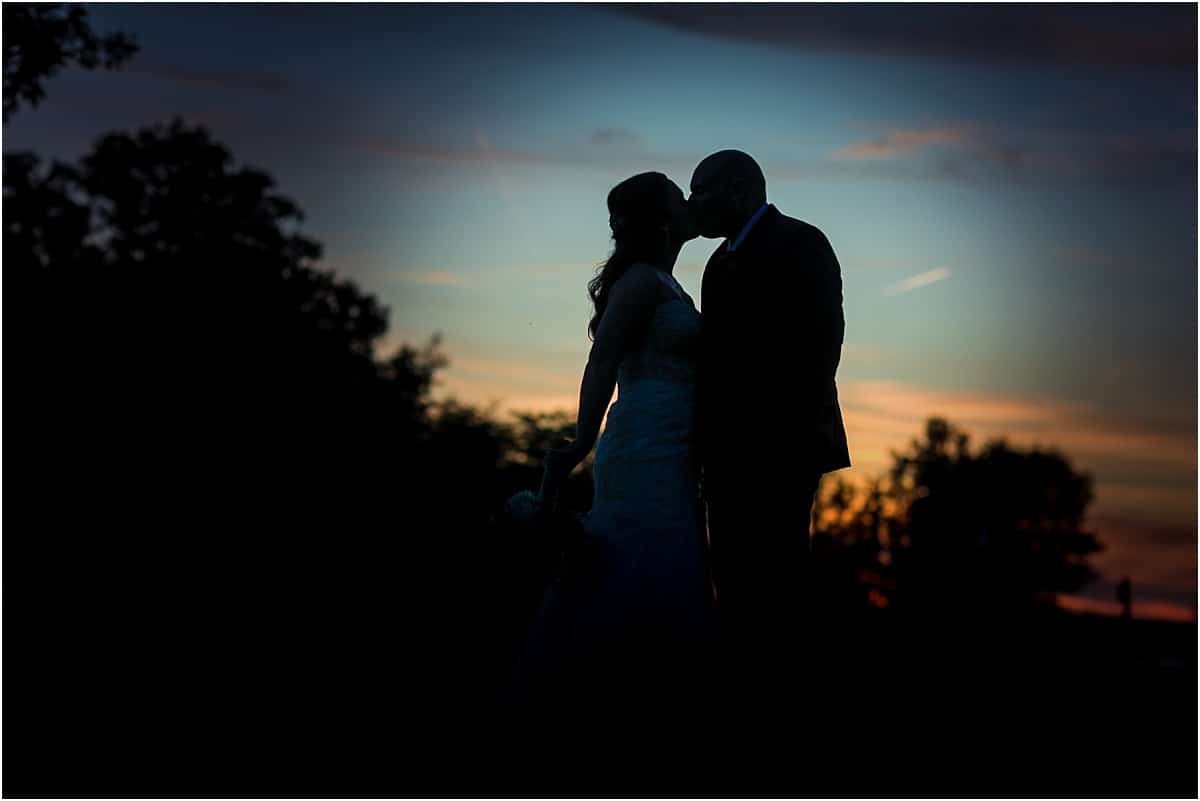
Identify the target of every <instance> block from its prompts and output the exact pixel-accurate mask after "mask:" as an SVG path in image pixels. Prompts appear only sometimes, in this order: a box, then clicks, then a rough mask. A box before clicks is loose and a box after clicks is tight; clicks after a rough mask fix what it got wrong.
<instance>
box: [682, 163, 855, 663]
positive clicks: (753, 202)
mask: <svg viewBox="0 0 1200 801" xmlns="http://www.w3.org/2000/svg"><path fill="white" fill-rule="evenodd" d="M691 191H692V194H691V197H690V198H689V199H688V204H689V206H690V209H691V211H692V214H693V216H694V217H695V220H696V222H697V224H698V226H699V230H700V233H701V235H703V236H706V237H709V238H718V237H723V238H724V241H723V242H721V244H720V245H719V246H718V247H717V249H716V251H714V252H713V254H712V257H711V258H710V259H709V260H708V265H707V266H706V267H705V270H704V277H703V279H702V283H701V295H700V298H701V316H702V327H703V348H702V355H701V367H700V370H701V372H700V406H699V409H700V411H699V415H700V418H699V421H698V432H699V436H700V439H701V447H702V453H703V476H704V495H705V500H706V503H707V507H708V530H709V539H710V545H711V550H712V563H713V578H714V583H715V586H716V590H717V600H718V604H719V605H720V607H721V609H722V618H723V624H724V626H725V630H726V632H727V633H728V635H729V637H730V644H731V646H732V647H733V648H734V649H735V651H736V653H737V654H738V657H737V658H738V659H739V660H743V661H744V662H745V663H746V664H752V665H755V666H756V667H757V666H761V665H763V664H767V663H769V664H771V665H776V666H781V665H782V664H783V663H786V662H787V660H786V659H780V658H779V657H786V656H789V655H794V654H795V650H794V649H795V646H796V645H798V644H800V642H802V641H799V640H798V635H799V636H804V634H806V633H808V632H809V631H811V626H809V625H807V624H809V623H816V622H819V621H817V620H815V619H814V617H813V615H812V604H811V601H812V598H811V597H810V595H809V590H810V588H811V586H812V572H811V571H812V559H811V550H810V541H809V521H810V517H811V513H812V504H813V499H814V496H815V494H816V491H817V486H818V484H819V482H820V479H821V476H822V475H823V474H825V473H828V472H831V471H834V470H839V469H841V468H844V467H849V466H850V455H849V450H848V448H847V444H846V433H845V429H844V428H843V425H842V415H841V410H840V408H839V406H838V398H837V388H836V386H835V382H834V377H835V374H836V372H837V367H838V362H839V361H840V358H841V348H842V337H843V333H844V330H845V321H844V317H843V314H842V279H841V271H840V268H839V266H838V261H837V257H836V256H835V255H834V253H833V249H832V248H831V247H830V245H829V241H828V240H827V239H826V238H825V235H824V234H822V233H821V231H819V230H818V229H817V228H815V227H813V226H811V225H809V224H807V223H804V222H801V221H799V220H795V219H792V218H791V217H787V216H785V215H783V214H781V213H780V212H779V210H778V209H776V208H775V206H774V205H771V204H769V203H767V197H766V180H765V179H764V177H763V173H762V170H761V169H760V168H759V166H758V164H757V163H755V161H754V159H752V158H751V157H750V156H748V155H746V154H745V153H742V152H740V151H736V150H723V151H721V152H719V153H714V154H713V155H711V156H709V157H708V158H706V159H704V161H702V162H700V164H699V166H697V167H696V170H695V172H694V173H693V175H692V184H691Z"/></svg>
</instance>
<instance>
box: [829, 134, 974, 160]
mask: <svg viewBox="0 0 1200 801" xmlns="http://www.w3.org/2000/svg"><path fill="white" fill-rule="evenodd" d="M968 142H969V132H968V130H967V128H965V127H956V128H927V129H924V130H915V131H914V130H895V131H889V132H888V133H886V134H884V135H883V136H881V137H879V138H877V139H872V140H870V141H867V142H860V143H859V144H855V145H850V146H849V147H845V148H843V149H841V150H839V151H838V152H837V153H835V154H834V158H835V159H839V160H848V161H869V160H874V159H891V158H897V157H899V156H911V155H914V154H916V153H918V152H919V151H922V150H925V149H926V148H930V147H954V148H961V147H965V146H966V145H967V144H968Z"/></svg>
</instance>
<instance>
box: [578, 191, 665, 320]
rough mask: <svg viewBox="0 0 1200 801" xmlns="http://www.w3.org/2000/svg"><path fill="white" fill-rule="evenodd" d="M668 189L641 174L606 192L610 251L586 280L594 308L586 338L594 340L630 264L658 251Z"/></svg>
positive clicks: (661, 238) (661, 237) (648, 257)
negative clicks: (601, 320) (612, 297)
mask: <svg viewBox="0 0 1200 801" xmlns="http://www.w3.org/2000/svg"><path fill="white" fill-rule="evenodd" d="M670 186H671V182H670V179H669V178H667V176H665V175H663V174H662V173H661V172H643V173H640V174H638V175H635V176H633V177H632V178H626V179H625V180H624V181H622V182H621V183H619V184H617V185H616V186H614V187H613V188H612V191H611V192H609V193H608V215H609V216H608V225H609V228H611V229H612V240H613V251H612V254H611V255H610V256H609V257H608V260H607V261H605V262H604V264H602V265H600V267H599V268H598V269H597V270H596V275H595V277H594V278H592V280H591V281H588V296H589V297H591V299H592V304H593V306H595V314H593V315H592V320H591V322H590V323H588V336H589V337H591V338H592V339H595V338H596V330H597V329H598V328H599V327H600V318H601V317H603V316H604V309H605V307H606V306H608V294H609V292H610V291H612V288H613V284H615V283H617V279H618V278H620V277H621V276H622V275H624V274H625V271H626V270H628V269H629V266H630V265H631V264H634V263H635V262H638V261H650V260H651V259H653V258H654V257H655V256H656V255H657V254H658V253H660V252H661V250H662V246H663V244H662V243H663V237H664V235H666V234H665V232H664V228H669V226H670V224H671V212H670V208H669V206H668V200H669V198H670V195H669V194H668V189H669V187H670Z"/></svg>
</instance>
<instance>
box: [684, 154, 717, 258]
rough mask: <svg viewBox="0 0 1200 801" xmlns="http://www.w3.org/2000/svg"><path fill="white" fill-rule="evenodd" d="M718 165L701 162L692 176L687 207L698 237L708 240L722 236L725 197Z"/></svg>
mask: <svg viewBox="0 0 1200 801" xmlns="http://www.w3.org/2000/svg"><path fill="white" fill-rule="evenodd" d="M718 166H719V165H717V164H714V163H712V162H711V161H702V162H701V163H700V166H698V167H697V168H696V171H695V172H694V173H693V174H692V185H691V190H692V194H691V197H689V198H688V206H689V207H690V208H691V210H692V217H693V218H694V219H695V220H696V227H697V229H699V231H700V235H701V236H704V237H708V238H710V239H712V238H715V237H719V236H722V235H723V233H722V230H721V229H722V226H721V218H722V217H723V216H724V215H723V214H722V208H721V207H722V205H723V204H722V200H723V196H724V195H725V192H724V189H725V187H724V185H723V184H724V182H723V181H721V175H720V170H719V169H716V168H717V167H718Z"/></svg>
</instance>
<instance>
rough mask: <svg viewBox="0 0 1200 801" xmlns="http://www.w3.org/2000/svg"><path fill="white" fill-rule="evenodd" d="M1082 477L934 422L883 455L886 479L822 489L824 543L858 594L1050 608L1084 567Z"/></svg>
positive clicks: (973, 608)
mask: <svg viewBox="0 0 1200 801" xmlns="http://www.w3.org/2000/svg"><path fill="white" fill-rule="evenodd" d="M1091 500H1092V490H1091V479H1090V477H1089V476H1087V475H1086V474H1082V473H1078V472H1076V471H1075V470H1074V469H1073V468H1072V467H1071V465H1070V463H1069V461H1068V460H1067V459H1066V458H1065V457H1064V456H1062V455H1061V454H1059V453H1056V452H1054V451H1045V450H1040V449H1036V448H1034V449H1030V450H1019V449H1015V448H1013V447H1011V446H1009V445H1008V444H1006V443H1005V442H1004V441H993V442H989V443H987V444H986V445H984V446H983V447H982V448H981V449H980V450H979V451H978V452H976V453H972V452H971V450H970V447H969V438H968V436H967V435H966V433H964V432H963V431H961V430H960V429H958V428H957V427H955V426H953V425H952V424H950V423H949V422H948V421H946V420H944V419H941V418H931V419H930V420H928V421H927V423H926V427H925V432H924V437H923V438H921V439H915V440H913V441H912V443H911V444H910V447H909V448H908V449H907V450H905V451H904V452H901V453H896V454H893V465H892V467H891V469H890V470H889V472H888V474H887V475H886V476H883V477H881V478H879V479H877V480H875V481H873V482H868V483H867V484H866V485H865V486H855V485H852V484H850V483H849V482H846V481H840V482H838V483H836V484H834V485H832V488H831V490H828V491H826V492H824V493H823V494H822V501H821V511H820V512H819V513H818V520H819V524H818V528H819V531H820V534H821V536H822V537H823V539H821V540H819V541H822V542H824V543H825V547H826V548H827V549H828V550H830V551H831V552H832V553H834V554H836V555H837V557H838V558H839V559H840V560H841V562H840V563H841V564H848V565H852V566H853V567H852V568H850V569H844V570H843V573H845V572H847V571H850V572H854V573H856V574H857V578H858V580H859V590H858V592H859V593H860V595H858V596H856V597H858V598H860V599H861V600H862V601H863V602H866V603H870V604H871V605H874V606H892V607H893V608H899V609H901V610H905V609H907V610H909V611H919V612H921V613H923V614H932V613H937V614H947V613H951V612H953V613H955V614H959V615H968V614H972V615H974V614H980V613H983V612H989V613H1005V614H1007V613H1013V612H1016V611H1020V610H1029V609H1032V608H1036V607H1038V606H1044V605H1052V604H1053V601H1054V597H1055V595H1056V594H1057V593H1061V592H1073V591H1076V590H1078V589H1080V588H1081V587H1083V586H1084V585H1086V584H1087V583H1088V582H1089V581H1091V580H1092V579H1093V578H1094V577H1095V575H1096V574H1095V571H1094V570H1093V569H1092V568H1091V566H1090V565H1089V564H1088V562H1087V557H1089V556H1090V555H1092V554H1094V553H1096V552H1097V551H1098V550H1100V548H1101V546H1100V544H1099V542H1098V541H1097V540H1096V538H1095V536H1094V535H1092V534H1090V533H1088V532H1086V531H1085V530H1084V529H1083V525H1084V515H1085V513H1086V511H1087V507H1088V505H1089V504H1090V502H1091Z"/></svg>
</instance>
